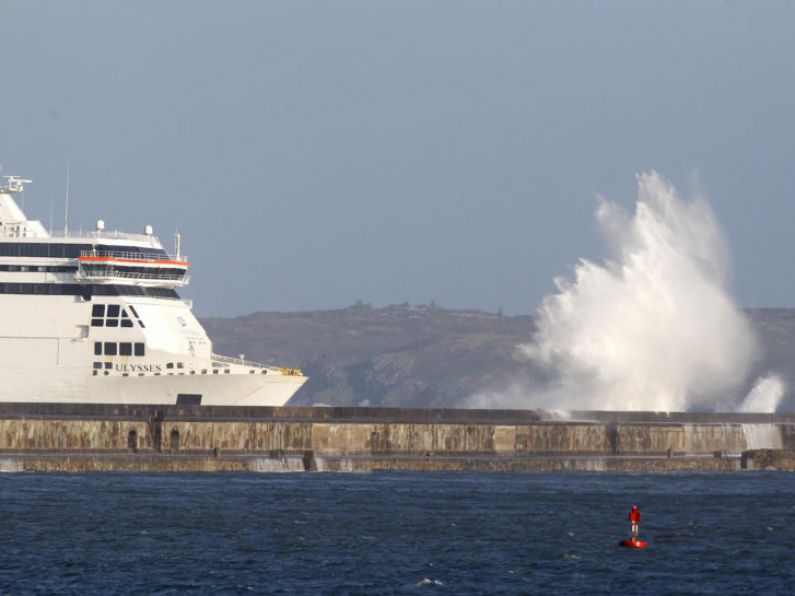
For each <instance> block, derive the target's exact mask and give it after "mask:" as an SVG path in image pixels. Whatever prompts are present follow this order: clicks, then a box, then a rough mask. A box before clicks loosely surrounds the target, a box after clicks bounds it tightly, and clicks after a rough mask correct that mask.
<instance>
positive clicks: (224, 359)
mask: <svg viewBox="0 0 795 596" xmlns="http://www.w3.org/2000/svg"><path fill="white" fill-rule="evenodd" d="M210 358H211V359H212V361H213V366H216V362H218V363H219V364H237V365H238V366H250V367H252V368H268V367H266V366H265V365H264V364H262V363H261V362H252V361H251V360H246V359H245V358H232V357H230V356H221V355H220V354H212V355H211V356H210Z"/></svg>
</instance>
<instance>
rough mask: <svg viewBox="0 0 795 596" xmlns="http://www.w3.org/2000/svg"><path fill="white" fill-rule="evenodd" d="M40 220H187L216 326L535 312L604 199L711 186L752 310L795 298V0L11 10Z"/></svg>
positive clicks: (589, 244) (12, 50)
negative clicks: (417, 306)
mask: <svg viewBox="0 0 795 596" xmlns="http://www.w3.org/2000/svg"><path fill="white" fill-rule="evenodd" d="M0 22H2V23H3V33H2V35H0V56H2V61H0V64H1V65H2V71H0V76H2V84H1V86H0V124H2V129H0V163H2V166H3V172H2V173H3V174H18V175H22V176H26V177H29V178H32V179H33V180H34V184H32V185H30V186H29V187H28V190H27V191H26V193H25V202H26V209H27V211H28V213H29V215H30V216H32V217H35V218H39V219H42V220H43V221H45V224H46V223H47V222H48V221H49V217H50V205H51V204H54V210H55V213H56V217H55V219H56V226H62V213H63V195H64V178H65V169H66V163H67V161H69V162H70V163H71V193H70V200H71V209H70V220H71V223H72V226H73V227H78V226H80V225H82V227H83V228H84V229H87V228H91V227H93V223H94V221H95V220H96V219H97V218H102V219H104V220H105V221H106V223H107V226H108V227H109V228H119V229H124V230H127V231H140V230H142V229H143V226H144V225H145V224H147V223H151V224H153V226H154V228H155V233H156V234H158V235H159V236H160V237H161V239H162V240H163V241H164V242H165V243H166V244H167V245H168V246H169V247H172V246H173V232H174V230H175V229H176V228H177V227H178V228H179V229H180V230H182V232H183V237H184V241H183V246H184V250H185V252H186V253H187V254H188V255H189V257H190V258H191V262H192V264H193V267H192V269H193V273H192V284H191V286H190V288H189V289H187V290H186V291H185V294H186V295H188V296H191V297H193V298H195V300H196V302H195V309H196V311H197V313H198V314H199V315H235V314H243V313H248V312H253V311H259V310H302V309H314V308H336V307H341V306H346V305H349V304H351V303H353V302H355V301H356V300H363V301H365V302H371V303H373V304H374V305H384V304H392V303H398V302H403V301H410V302H412V303H428V302H430V301H432V300H434V301H436V302H437V303H438V304H440V305H442V306H447V307H471V308H481V309H486V310H490V311H496V310H497V309H499V308H500V307H502V308H503V309H504V312H506V313H529V312H532V310H533V308H534V306H535V305H536V304H537V303H538V301H539V300H540V299H541V297H542V296H543V295H544V294H547V293H549V292H550V291H552V290H553V285H552V278H553V277H554V276H556V275H560V274H566V273H567V272H569V271H570V270H571V265H572V264H573V263H575V262H576V261H577V259H578V258H580V257H588V258H598V257H600V255H601V254H603V251H602V247H601V245H600V239H599V237H598V233H597V231H596V227H595V224H594V219H593V213H594V209H595V207H596V199H595V197H596V195H597V193H599V194H602V195H605V196H607V197H609V198H611V199H613V200H616V201H618V202H620V203H623V204H625V205H631V204H632V202H633V200H634V198H635V188H634V187H635V178H634V175H635V173H636V172H639V171H643V170H647V169H650V168H654V169H656V170H658V171H660V172H661V173H662V174H663V175H665V176H666V177H668V178H669V179H671V180H672V181H674V183H676V184H677V185H678V186H680V187H683V188H687V186H688V185H689V184H692V181H693V180H698V184H699V185H700V187H702V188H705V189H706V190H707V191H708V193H709V196H710V198H711V200H712V203H713V206H714V208H715V211H716V212H717V215H718V218H719V219H720V221H721V223H722V225H723V226H724V228H725V230H726V232H727V236H728V238H729V242H730V244H731V247H732V251H733V254H734V275H733V282H732V283H733V287H734V291H735V294H736V296H737V298H738V301H739V302H740V303H741V304H742V305H744V306H752V307H759V306H793V305H795V275H792V268H793V267H792V261H793V253H795V250H794V249H795V246H794V245H795V233H793V226H794V225H795V217H794V216H795V200H794V199H795V193H793V170H794V169H795V168H793V160H795V116H794V114H795V67H793V63H795V35H793V33H792V26H793V23H795V3H791V2H756V1H755V2H731V1H723V2H707V1H704V2H636V1H630V2H607V3H603V2H598V3H597V2H544V3H541V2H530V1H521V2H494V1H492V0H488V1H486V0H484V1H482V2H467V1H461V0H454V1H439V0H434V1H426V2H411V1H407V0H400V1H391V2H378V1H373V0H362V1H360V2H346V1H341V0H337V1H322V2H295V1H292V0H291V1H286V2H267V1H262V0H256V1H255V0H249V1H227V0H224V1H222V0H218V1H207V0H190V1H182V2H177V1H169V2H162V1H156V2H155V1H137V2H115V1H108V0H97V1H93V2H87V1H80V2H72V1H58V2H55V1H53V2H42V1H30V0H15V1H9V0H0Z"/></svg>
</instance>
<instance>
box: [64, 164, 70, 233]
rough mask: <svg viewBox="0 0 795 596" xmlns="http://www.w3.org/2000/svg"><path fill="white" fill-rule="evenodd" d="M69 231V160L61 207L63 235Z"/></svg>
mask: <svg viewBox="0 0 795 596" xmlns="http://www.w3.org/2000/svg"><path fill="white" fill-rule="evenodd" d="M68 233H69V162H68V161H67V162H66V200H65V201H64V208H63V235H64V236H66V235H67V234H68Z"/></svg>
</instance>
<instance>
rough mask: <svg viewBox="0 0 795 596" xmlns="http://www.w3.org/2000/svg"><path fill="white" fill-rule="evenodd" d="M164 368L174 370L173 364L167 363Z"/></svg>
mask: <svg viewBox="0 0 795 596" xmlns="http://www.w3.org/2000/svg"><path fill="white" fill-rule="evenodd" d="M166 368H174V363H173V362H168V363H167V364H166Z"/></svg>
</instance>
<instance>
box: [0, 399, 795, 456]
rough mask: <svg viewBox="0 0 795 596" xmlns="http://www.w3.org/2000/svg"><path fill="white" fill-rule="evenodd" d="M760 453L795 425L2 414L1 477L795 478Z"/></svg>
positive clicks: (385, 415) (73, 409) (689, 417)
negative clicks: (462, 474) (743, 471)
mask: <svg viewBox="0 0 795 596" xmlns="http://www.w3.org/2000/svg"><path fill="white" fill-rule="evenodd" d="M754 450H768V451H770V450H772V452H774V453H787V452H788V451H795V414H773V415H767V414H731V413H727V414H706V413H654V412H570V413H568V414H567V415H566V417H561V416H560V415H559V414H557V415H556V414H550V413H547V412H541V411H531V410H527V411H525V410H441V409H392V408H289V407H283V408H235V407H202V406H131V405H119V406H117V405H102V406H87V405H78V404H0V471H2V470H31V471H95V470H96V471H103V470H110V471H113V470H126V471H224V470H228V471H239V470H250V471H302V470H305V471H324V470H325V471H371V470H401V469H403V470H495V471H501V470H506V471H508V470H511V471H548V470H605V471H672V470H694V469H698V470H731V469H740V468H742V467H743V466H745V467H747V468H751V467H753V468H755V469H758V468H760V467H764V468H770V467H775V468H777V469H795V465H792V466H791V467H789V466H790V464H788V463H787V462H791V461H792V459H787V458H786V457H780V456H776V457H773V456H766V457H762V456H761V455H760V456H758V457H757V458H754V457H753V456H752V455H749V454H750V453H751V452H752V451H754ZM744 453H745V454H746V456H745V457H743V454H744Z"/></svg>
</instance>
